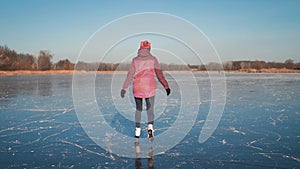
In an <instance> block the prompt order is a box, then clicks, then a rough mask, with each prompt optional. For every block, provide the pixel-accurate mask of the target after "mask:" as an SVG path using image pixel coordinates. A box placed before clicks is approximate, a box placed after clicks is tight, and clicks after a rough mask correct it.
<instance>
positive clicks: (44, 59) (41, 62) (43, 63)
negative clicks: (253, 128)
mask: <svg viewBox="0 0 300 169" xmlns="http://www.w3.org/2000/svg"><path fill="white" fill-rule="evenodd" d="M52 57H53V55H52V54H51V52H50V51H48V50H41V51H40V54H39V57H38V62H37V63H38V66H37V67H38V70H50V69H51V65H52V63H51V59H52Z"/></svg>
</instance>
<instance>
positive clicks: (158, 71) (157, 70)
mask: <svg viewBox="0 0 300 169" xmlns="http://www.w3.org/2000/svg"><path fill="white" fill-rule="evenodd" d="M155 74H156V77H157V79H158V81H159V82H160V83H161V84H162V85H163V87H164V88H165V89H168V88H169V84H168V82H167V81H166V79H165V77H164V74H163V72H162V70H161V69H160V65H159V63H158V61H157V59H155Z"/></svg>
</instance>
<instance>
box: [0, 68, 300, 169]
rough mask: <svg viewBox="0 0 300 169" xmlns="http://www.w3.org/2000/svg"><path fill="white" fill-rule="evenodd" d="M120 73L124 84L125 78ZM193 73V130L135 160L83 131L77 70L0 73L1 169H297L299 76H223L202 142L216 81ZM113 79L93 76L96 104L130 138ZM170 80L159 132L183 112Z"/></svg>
mask: <svg viewBox="0 0 300 169" xmlns="http://www.w3.org/2000/svg"><path fill="white" fill-rule="evenodd" d="M119 76H120V77H119V78H120V82H121V81H123V79H124V77H125V75H119ZM183 76H184V74H183ZM194 76H195V77H196V79H197V84H198V86H199V95H200V98H201V104H200V103H199V112H198V117H197V119H196V122H195V124H194V127H193V128H192V129H191V131H190V132H189V133H187V135H186V137H185V138H184V139H183V140H182V141H181V142H180V143H179V144H177V145H176V146H175V147H173V148H172V149H170V150H168V151H166V152H164V153H163V154H160V155H156V156H151V155H150V156H149V158H139V157H138V156H137V158H135V159H134V158H126V157H122V156H118V155H115V154H113V153H111V152H108V151H106V150H104V149H102V148H101V147H100V146H99V145H97V144H96V143H94V142H93V141H92V139H91V138H89V136H88V135H87V134H86V133H85V132H84V130H83V129H82V127H81V125H80V123H79V121H78V119H77V115H76V111H75V108H74V105H73V101H72V75H16V76H1V77H0V157H1V158H0V168H135V167H137V168H138V167H141V166H142V167H143V168H147V167H148V168H151V166H152V165H153V166H154V168H299V167H300V127H299V122H300V104H299V102H300V91H299V86H300V75H299V74H239V73H226V82H227V95H226V105H225V110H224V112H223V116H222V119H221V121H220V123H219V125H218V128H217V129H216V131H215V132H214V133H213V135H212V136H211V137H210V138H209V139H208V140H207V141H206V142H204V143H202V144H200V143H199V142H198V137H199V133H200V131H201V128H202V126H203V124H204V122H205V119H206V116H207V112H208V110H209V107H210V103H211V99H210V90H211V86H210V81H209V77H208V76H207V74H206V73H195V74H194ZM111 79H112V75H110V74H98V75H97V76H96V79H95V84H96V87H95V89H94V90H95V93H96V99H97V102H98V103H99V109H100V110H101V111H102V112H106V113H107V116H105V118H106V120H107V121H108V122H109V124H110V125H111V127H113V128H115V129H116V130H117V131H118V132H121V133H123V134H124V135H128V136H133V132H134V122H133V121H131V120H129V119H128V118H125V117H123V116H122V112H118V110H117V109H116V107H115V106H114V103H113V101H112V98H111V85H110V83H111ZM183 79H184V78H183ZM167 80H168V81H169V83H170V86H171V87H173V88H171V89H172V94H171V96H169V97H168V99H169V102H168V105H167V107H166V109H165V111H166V112H165V113H163V114H162V115H161V116H160V117H158V118H157V119H156V120H155V129H156V132H155V134H156V135H159V134H161V133H163V132H164V131H165V130H167V129H168V128H171V127H172V124H173V123H174V122H175V120H176V118H177V115H178V111H179V105H176V103H178V102H175V101H174V100H176V99H180V86H177V85H176V84H177V82H176V79H175V80H174V79H172V78H171V76H170V75H167ZM185 80H186V82H187V83H189V79H185ZM83 81H84V76H83ZM127 94H129V95H130V92H127ZM131 101H132V102H133V100H131ZM191 102H192V101H191ZM194 104H198V103H194ZM186 111H188V110H186ZM186 113H187V115H188V113H189V112H186ZM132 115H133V116H134V112H133V114H132ZM142 127H144V128H145V127H146V123H142ZM100 137H101V136H100ZM103 137H105V136H103ZM141 137H142V138H144V137H147V135H146V133H145V132H144V133H142V136H141ZM152 144H155V141H154V142H153V143H152ZM156 144H159V143H156ZM132 145H133V147H134V145H135V143H134V142H133V143H132ZM154 151H155V150H154ZM149 154H151V149H149Z"/></svg>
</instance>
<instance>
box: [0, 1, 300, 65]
mask: <svg viewBox="0 0 300 169" xmlns="http://www.w3.org/2000/svg"><path fill="white" fill-rule="evenodd" d="M0 3H1V10H0V23H1V24H0V45H7V46H8V47H10V48H12V49H15V50H16V51H17V52H22V53H31V54H37V53H38V51H39V50H44V49H46V50H50V51H51V52H52V53H53V54H54V55H55V56H54V61H58V60H60V59H65V58H68V59H70V60H71V61H73V62H74V61H75V60H76V58H77V56H78V54H79V51H80V49H81V48H82V46H83V45H84V43H85V42H86V40H88V38H89V37H90V36H91V35H92V34H93V33H94V32H95V31H97V30H98V29H99V28H100V27H102V26H104V25H105V24H107V23H109V22H110V21H112V20H115V19H117V18H119V17H122V16H125V15H129V14H133V13H140V12H163V13H170V14H172V15H176V16H179V17H182V18H184V19H186V20H188V21H190V22H191V23H193V24H194V25H196V26H197V27H198V28H199V29H201V30H202V31H203V32H204V33H205V34H206V35H207V36H208V37H209V38H210V40H211V41H212V43H213V44H214V45H215V47H216V49H217V50H218V53H219V55H220V57H221V59H222V60H223V61H227V60H265V61H280V62H282V61H285V60H287V59H293V60H294V61H295V62H299V61H300V17H299V16H300V1H298V0H251V1H241V0H224V1H221V0H194V1H179V0H177V1H176V0H167V1H160V0H150V1H143V0H138V1H121V0H120V1H108V0H103V1H99V0H97V1H96V0H94V1H83V0H81V1H79V0H2V1H0Z"/></svg>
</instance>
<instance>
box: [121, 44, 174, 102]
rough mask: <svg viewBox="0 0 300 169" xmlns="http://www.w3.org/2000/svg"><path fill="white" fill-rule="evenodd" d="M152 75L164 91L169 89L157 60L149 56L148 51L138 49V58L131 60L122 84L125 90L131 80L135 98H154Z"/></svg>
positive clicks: (154, 87)
mask: <svg viewBox="0 0 300 169" xmlns="http://www.w3.org/2000/svg"><path fill="white" fill-rule="evenodd" d="M154 74H156V77H157V78H158V80H159V82H160V83H161V84H162V85H163V87H164V88H165V89H167V88H169V84H168V82H167V81H166V79H165V77H164V75H163V72H162V71H161V69H160V66H159V63H158V61H157V59H156V58H155V57H154V56H152V55H151V53H150V51H149V50H148V49H139V50H138V56H137V57H135V58H133V59H132V62H131V64H130V67H129V71H128V73H127V77H126V79H125V81H124V84H123V89H124V90H127V89H128V86H129V84H130V82H131V80H132V78H133V95H134V97H137V98H149V97H152V96H155V91H156V81H155V79H154V76H155V75H154Z"/></svg>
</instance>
